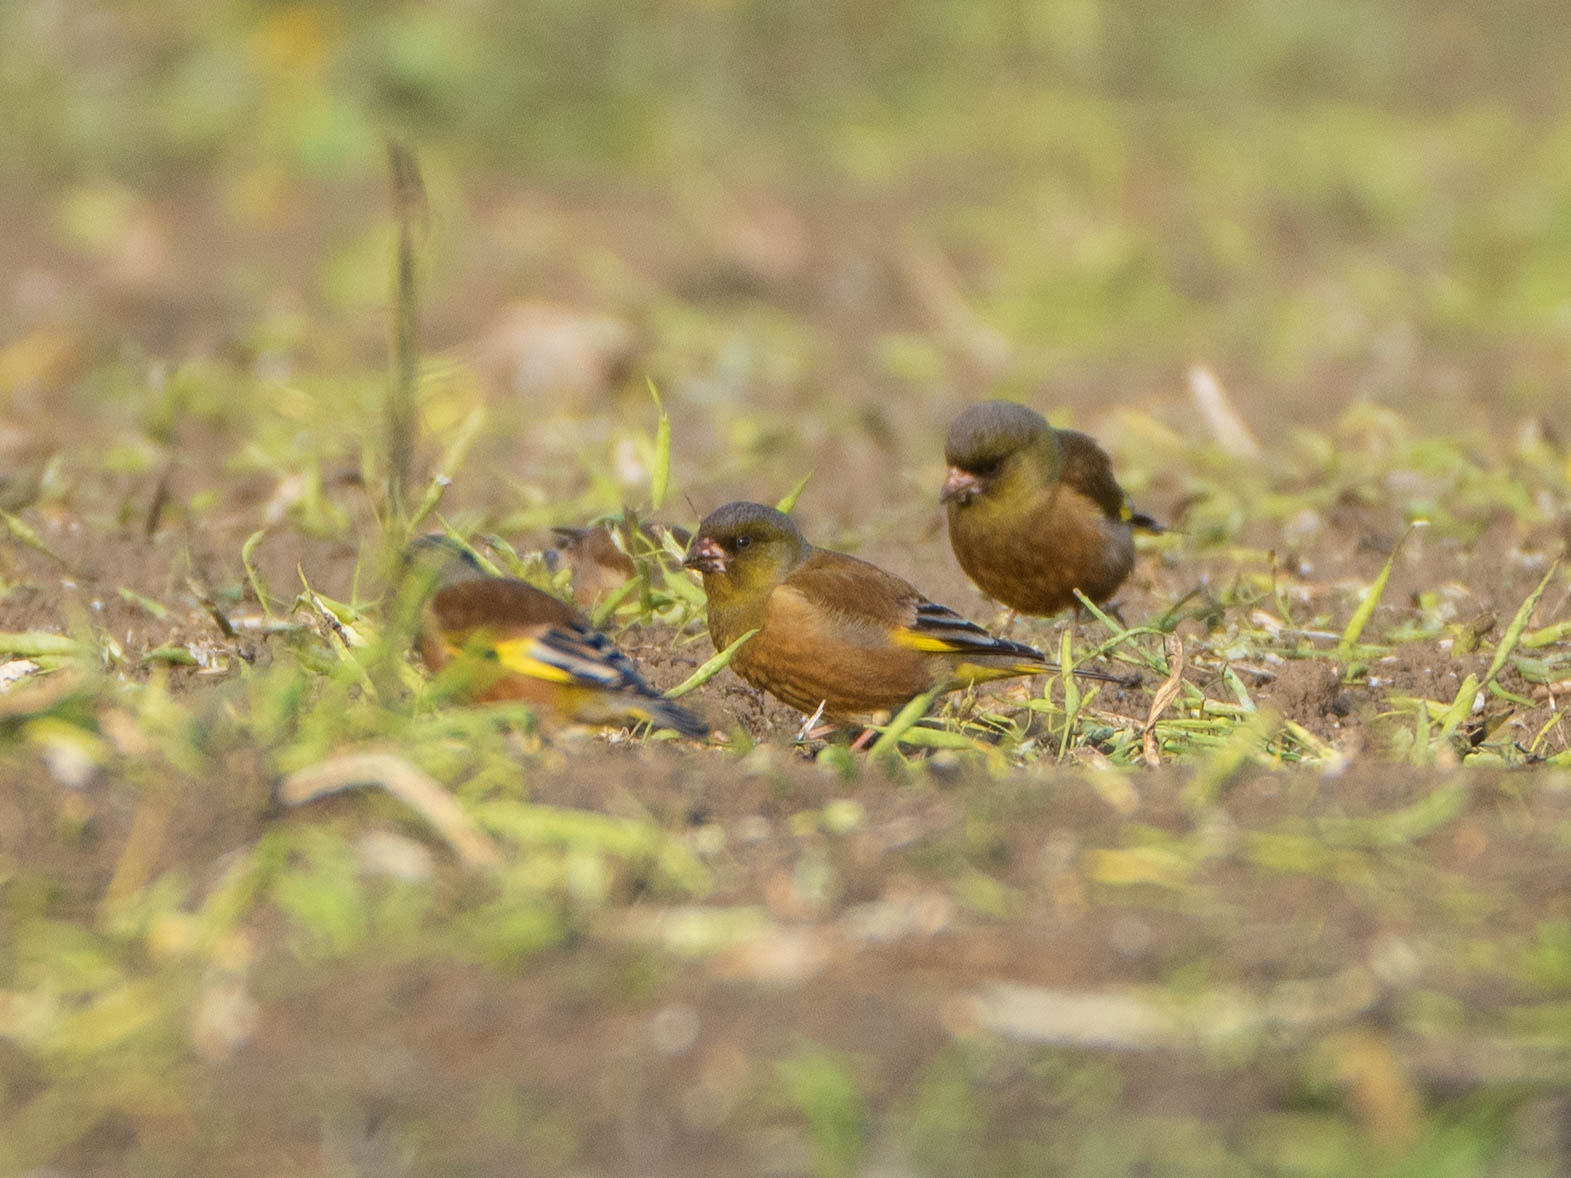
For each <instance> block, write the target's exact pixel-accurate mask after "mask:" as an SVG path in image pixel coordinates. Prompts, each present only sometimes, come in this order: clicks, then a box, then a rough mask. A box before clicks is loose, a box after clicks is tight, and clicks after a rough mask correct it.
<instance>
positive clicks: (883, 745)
mask: <svg viewBox="0 0 1571 1178" xmlns="http://www.w3.org/2000/svg"><path fill="white" fill-rule="evenodd" d="M943 693H944V685H943V684H939V685H938V686H937V687H934V688H931V689H930V690H928V691H924V692H923V693H922V694H921V695H919V696H917V697H916V698H915V699H913V700H910V701H909V702H908V703H907V704H906V706H905V707H903V708H901V709H900V711H899V712H897V713H896V714H895V718H894V719H893V720H891V721H889V723H888V724H886V725H885V726H884V727H883V729H882V730H881V733H882V734H881V735H880V736H879V738H878V739H877V740H875V741H874V742H873V747H872V748H870V749H868V750H867V758H868V760H870V761H879V760H882V759H883V758H885V757H889V756H892V755H894V753H895V751H896V749H898V748H899V745H900V738H901V737H902V736H904V735H905V734H906V733H907V732H909V731H910V730H911V729H912V728H914V727H915V726H916V722H917V721H918V720H920V719H921V718H922V717H923V716H925V715H927V709H928V708H930V707H932V706H933V701H934V700H935V699H937V698H938V697H939V696H940V695H942V694H943Z"/></svg>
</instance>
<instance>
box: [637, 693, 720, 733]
mask: <svg viewBox="0 0 1571 1178" xmlns="http://www.w3.org/2000/svg"><path fill="white" fill-rule="evenodd" d="M622 702H624V703H625V704H626V712H627V714H628V715H629V716H631V717H633V718H634V719H635V720H641V721H643V722H644V723H646V724H653V725H654V726H655V727H656V728H669V729H671V731H673V732H680V733H681V734H682V735H683V736H691V737H693V738H695V739H696V738H698V737H702V736H708V735H709V723H708V721H706V720H705V719H704V718H703V717H702V716H700V715H698V714H697V713H696V712H690V711H688V710H687V709H686V708H684V707H679V706H678V705H676V704H674V703H672V702H671V701H670V700H664V699H658V698H652V699H645V698H642V697H640V698H637V699H629V698H626V697H624V698H623V701H622Z"/></svg>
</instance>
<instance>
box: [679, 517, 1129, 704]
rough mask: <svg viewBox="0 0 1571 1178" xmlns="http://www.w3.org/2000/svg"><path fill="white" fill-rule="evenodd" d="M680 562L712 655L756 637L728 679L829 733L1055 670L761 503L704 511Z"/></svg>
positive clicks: (1040, 658)
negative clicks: (700, 585)
mask: <svg viewBox="0 0 1571 1178" xmlns="http://www.w3.org/2000/svg"><path fill="white" fill-rule="evenodd" d="M683 563H684V564H685V565H686V566H687V567H688V568H690V569H696V570H697V571H698V572H699V573H701V574H702V576H703V581H704V594H705V596H706V597H707V598H708V600H709V636H710V638H711V639H712V640H713V642H714V645H715V649H716V650H724V649H725V648H726V647H727V646H729V645H730V644H731V643H732V642H733V641H735V640H736V639H737V638H739V637H741V636H742V635H743V634H745V633H747V631H749V630H757V633H756V634H754V635H753V637H752V638H750V639H749V640H748V641H747V642H744V643H743V644H742V645H741V646H740V647H738V648H737V651H736V653H735V655H733V656H732V659H731V668H732V670H734V671H736V673H737V674H739V675H740V676H741V677H742V678H743V679H745V680H746V681H747V682H748V683H750V684H751V685H752V686H754V687H757V688H760V689H761V690H763V691H767V692H768V693H769V694H770V695H773V696H774V697H775V698H777V699H779V700H781V701H782V702H783V703H786V704H788V705H789V706H791V707H793V708H796V709H797V710H798V711H801V712H804V713H807V714H809V715H812V714H814V713H816V712H817V711H818V710H819V708H820V707H822V709H823V716H824V717H825V719H827V720H830V721H831V722H834V723H840V724H852V723H863V724H865V723H876V722H879V721H881V720H883V719H885V718H887V717H888V716H889V715H890V714H892V713H893V712H895V711H897V710H898V709H899V708H901V707H902V706H903V705H904V704H906V703H907V702H908V701H910V700H911V699H913V698H915V697H916V696H918V695H921V694H922V693H923V692H926V691H929V690H931V689H933V688H935V687H938V688H942V689H944V690H952V689H956V688H963V687H969V686H972V685H973V684H977V683H985V682H987V681H989V680H992V679H1006V678H1010V677H1013V676H1019V675H1038V674H1043V673H1046V672H1052V671H1057V670H1058V669H1059V668H1058V666H1057V664H1056V663H1052V662H1049V661H1048V660H1047V659H1046V658H1045V657H1044V656H1043V655H1042V653H1041V652H1040V651H1038V650H1036V649H1034V648H1033V647H1030V646H1027V645H1025V644H1024V643H1021V642H1012V641H1010V640H1008V639H1005V638H998V637H995V636H994V635H992V634H989V633H988V632H987V631H986V630H984V629H982V628H981V627H980V626H978V625H976V624H975V623H973V622H969V621H967V620H966V619H965V618H963V617H961V616H960V615H959V614H957V613H955V612H954V611H953V610H951V609H949V608H947V607H945V606H942V605H938V604H936V603H935V602H932V601H929V600H928V599H927V598H926V597H924V596H923V595H922V594H921V593H920V592H919V591H918V590H917V589H915V588H914V587H913V586H911V585H910V584H908V583H906V582H905V581H903V580H901V579H900V578H899V577H897V576H895V575H894V574H893V573H887V572H885V571H884V570H883V569H881V568H879V567H878V566H876V565H873V564H869V563H868V562H867V561H865V560H859V559H858V558H857V557H854V556H847V555H846V554H844V553H841V552H831V551H829V550H827V549H823V548H815V547H814V546H813V545H812V544H810V543H808V541H807V539H806V538H805V537H804V536H803V535H802V533H801V531H799V530H798V528H797V526H796V524H795V523H793V522H792V520H791V518H790V517H789V516H787V515H785V514H784V513H783V512H779V511H776V510H775V509H774V508H771V507H765V506H764V505H763V504H761V503H745V502H737V503H728V504H726V505H725V506H724V507H721V508H718V509H717V510H715V511H714V512H712V513H711V514H710V515H709V516H708V517H707V518H706V519H705V520H704V521H703V523H701V524H700V525H699V527H698V532H697V533H696V534H695V535H694V537H693V542H692V544H691V545H690V546H689V548H688V551H687V557H686V559H685V561H684V562H683ZM1077 673H1079V674H1087V675H1090V676H1091V677H1093V678H1098V679H1109V680H1111V679H1112V677H1111V676H1107V675H1100V674H1097V673H1095V672H1077ZM1114 681H1116V680H1114Z"/></svg>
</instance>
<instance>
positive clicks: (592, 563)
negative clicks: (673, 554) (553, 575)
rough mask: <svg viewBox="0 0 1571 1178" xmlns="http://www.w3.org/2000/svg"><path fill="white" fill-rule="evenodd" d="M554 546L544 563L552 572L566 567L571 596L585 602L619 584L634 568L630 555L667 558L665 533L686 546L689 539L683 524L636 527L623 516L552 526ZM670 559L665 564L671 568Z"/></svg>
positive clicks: (598, 596) (633, 572)
mask: <svg viewBox="0 0 1571 1178" xmlns="http://www.w3.org/2000/svg"><path fill="white" fill-rule="evenodd" d="M551 530H552V531H553V532H555V533H556V546H555V547H554V548H551V549H550V550H548V551H547V552H546V554H545V563H546V567H547V568H549V569H550V570H551V571H552V572H555V571H556V570H557V569H559V568H563V567H564V566H565V567H566V568H569V569H571V570H572V572H573V577H572V587H573V600H574V601H576V602H577V603H578V604H579V605H582V606H589V605H591V604H593V603H594V602H595V601H598V600H599V599H600V598H601V597H603V596H604V595H605V594H607V593H609V592H610V591H611V590H613V589H615V588H616V587H617V586H619V585H621V584H623V583H624V582H625V581H627V580H628V579H629V578H631V577H632V576H634V575H635V574H636V573H637V572H638V567H637V565H636V564H635V563H634V557H639V558H643V557H648V558H649V559H651V560H656V561H662V562H664V561H666V560H667V559H669V557H668V554H667V552H666V548H665V536H666V534H667V533H669V534H670V536H671V538H672V539H673V540H675V541H676V543H677V544H679V545H681V546H683V547H686V545H687V542H688V541H689V540H691V539H692V536H691V534H690V533H689V532H688V531H687V529H686V528H675V527H668V526H666V525H665V524H656V523H640V524H638V525H637V526H636V527H634V526H633V525H632V524H630V523H629V521H628V519H627V518H626V517H625V516H623V517H620V518H614V519H606V520H601V521H599V522H598V523H595V524H591V525H590V526H589V527H586V528H552V529H551ZM675 565H676V561H675V560H674V559H671V560H670V565H669V566H668V567H672V568H674V567H675Z"/></svg>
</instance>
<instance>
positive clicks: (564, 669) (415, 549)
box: [408, 535, 709, 737]
mask: <svg viewBox="0 0 1571 1178" xmlns="http://www.w3.org/2000/svg"><path fill="white" fill-rule="evenodd" d="M408 555H409V558H410V564H411V566H412V575H415V576H418V577H422V578H424V579H425V582H426V584H425V586H424V592H425V594H426V596H425V599H424V603H423V604H422V606H421V610H420V623H419V632H418V638H417V647H418V649H419V651H420V655H421V657H422V658H423V659H424V660H425V663H426V666H428V667H429V668H430V669H431V671H432V672H433V673H435V674H438V675H441V676H443V677H444V678H447V679H448V680H449V681H451V682H455V683H456V687H455V694H457V695H459V696H460V697H461V698H463V699H466V700H468V701H471V702H474V703H482V702H488V701H493V700H521V701H523V702H524V703H528V704H531V705H534V706H535V707H537V708H540V709H542V710H543V711H544V712H546V713H547V714H548V716H550V717H553V718H556V719H560V720H569V721H575V722H578V723H583V724H597V725H602V726H615V727H630V726H632V725H635V724H640V723H648V724H653V725H654V726H656V727H658V728H670V729H672V730H674V731H676V732H680V733H681V734H682V735H684V736H693V737H701V736H705V735H707V734H708V732H709V726H708V725H707V724H706V723H705V722H704V720H703V719H702V718H700V717H699V716H696V715H694V714H693V713H692V712H690V711H688V710H687V709H686V708H682V707H678V706H677V705H676V704H674V703H671V702H670V701H668V700H665V699H662V698H661V697H660V695H659V693H658V692H656V691H655V690H654V688H652V687H650V686H649V684H648V683H646V682H644V678H643V676H642V675H640V674H639V673H638V668H637V667H635V666H634V665H633V662H632V660H631V659H629V658H628V657H627V656H626V655H625V654H623V653H622V652H621V651H619V650H617V648H616V647H615V646H614V645H612V643H611V640H610V639H609V638H607V637H606V636H605V635H604V634H602V633H600V632H599V631H598V630H596V629H595V628H594V627H593V626H592V625H590V623H589V619H588V618H586V617H585V616H584V615H583V614H581V613H580V612H579V611H578V610H577V609H575V608H573V607H572V606H570V605H568V604H567V603H566V602H562V601H558V600H557V599H556V598H554V597H552V596H551V595H550V594H549V593H546V592H544V591H543V590H540V589H537V588H535V587H534V586H533V585H531V584H529V583H528V582H527V581H520V580H518V579H516V578H514V577H497V576H491V575H490V574H488V573H486V572H485V571H484V570H483V569H482V568H481V567H480V565H479V564H478V563H477V562H476V561H475V559H474V557H473V556H472V555H470V553H468V552H467V551H465V550H464V548H463V547H462V546H461V545H460V544H458V543H457V542H455V541H454V540H452V539H450V538H449V537H447V536H440V535H438V536H422V537H421V538H420V539H418V540H416V541H415V542H414V543H413V544H411V545H410V546H409V549H408Z"/></svg>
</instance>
